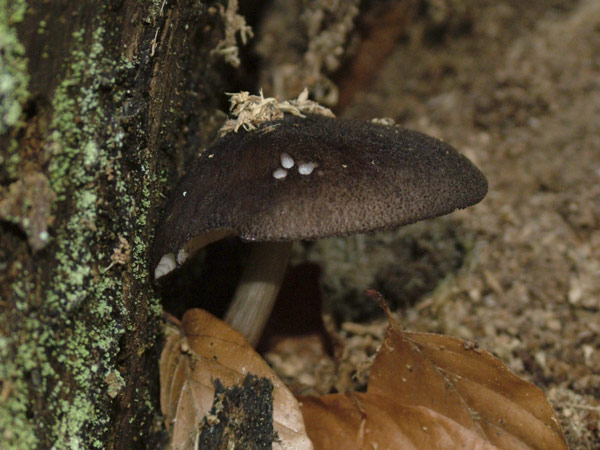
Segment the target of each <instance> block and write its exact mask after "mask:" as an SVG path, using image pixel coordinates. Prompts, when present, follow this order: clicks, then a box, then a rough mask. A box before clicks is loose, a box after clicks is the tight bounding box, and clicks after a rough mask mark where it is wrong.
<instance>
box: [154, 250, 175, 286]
mask: <svg viewBox="0 0 600 450" xmlns="http://www.w3.org/2000/svg"><path fill="white" fill-rule="evenodd" d="M175 267H177V264H176V263H175V255H173V253H167V254H166V255H163V257H162V258H160V261H159V262H158V264H157V265H156V268H155V269H154V279H155V280H158V279H159V278H160V277H163V276H165V275H166V274H168V273H169V272H171V271H172V270H174V269H175Z"/></svg>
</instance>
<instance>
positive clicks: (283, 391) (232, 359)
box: [160, 309, 312, 450]
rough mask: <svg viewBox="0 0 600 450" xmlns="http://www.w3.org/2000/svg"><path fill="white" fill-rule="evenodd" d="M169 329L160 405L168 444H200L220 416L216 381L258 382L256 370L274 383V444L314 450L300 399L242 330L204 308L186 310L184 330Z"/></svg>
mask: <svg viewBox="0 0 600 450" xmlns="http://www.w3.org/2000/svg"><path fill="white" fill-rule="evenodd" d="M170 333H171V334H170V335H169V336H168V337H167V342H166V344H165V346H164V348H163V351H162V354H161V360H160V384H161V409H162V413H163V415H164V417H165V423H166V426H167V430H168V431H169V434H170V435H171V444H170V448H172V449H175V448H176V449H195V448H197V445H198V441H199V439H200V434H201V433H202V432H203V430H202V428H203V425H204V426H206V425H207V424H208V426H212V425H214V422H215V421H218V420H219V419H218V415H213V414H212V412H213V411H211V407H213V410H214V409H215V405H216V406H218V404H219V402H220V401H222V396H219V397H218V398H215V384H217V383H216V381H215V380H219V383H220V385H222V386H228V387H231V386H237V385H240V386H242V384H243V383H244V385H246V384H248V383H252V382H254V381H256V380H253V379H249V378H247V375H248V374H252V375H255V376H256V377H257V379H258V380H259V381H260V379H267V380H269V381H270V383H272V386H273V390H272V398H273V402H272V408H273V417H272V422H273V428H274V431H275V432H276V433H277V439H276V440H275V441H274V442H273V448H276V449H277V448H279V449H290V450H292V449H293V450H304V449H307V450H308V449H312V444H311V442H310V440H309V439H308V437H307V435H306V431H305V428H304V422H303V419H302V414H301V413H300V410H299V407H298V402H297V401H296V399H295V398H294V396H293V394H292V393H291V392H290V391H289V390H288V389H287V387H286V386H285V385H284V384H283V383H282V382H281V381H280V380H279V379H278V378H277V376H276V375H275V374H274V373H273V372H272V371H271V369H270V368H269V366H268V365H267V363H266V362H265V361H264V360H263V359H262V358H261V357H260V356H259V355H258V354H257V353H256V352H255V351H254V350H253V349H252V348H251V347H250V346H249V345H248V343H247V342H246V340H245V339H244V338H243V337H242V335H241V334H240V333H238V332H237V331H235V330H233V329H232V328H231V327H229V326H228V325H227V324H225V323H224V322H221V321H220V320H218V319H216V318H215V317H214V316H212V315H210V314H209V313H207V312H206V311H203V310H200V309H192V310H189V311H187V312H186V313H185V315H184V316H183V320H182V323H181V329H172V330H170ZM221 394H222V393H221ZM221 394H219V395H221ZM267 406H269V405H267ZM209 411H211V415H210V416H208V417H207V418H206V420H205V417H206V416H207V414H208V413H209Z"/></svg>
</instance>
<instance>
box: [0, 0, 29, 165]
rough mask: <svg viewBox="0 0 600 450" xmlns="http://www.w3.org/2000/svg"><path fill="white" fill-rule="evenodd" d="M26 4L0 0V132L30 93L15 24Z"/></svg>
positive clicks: (15, 118) (16, 115) (17, 114)
mask: <svg viewBox="0 0 600 450" xmlns="http://www.w3.org/2000/svg"><path fill="white" fill-rule="evenodd" d="M25 8H26V3H25V2H24V1H18V0H0V134H4V133H6V132H7V131H8V130H9V129H10V128H11V127H13V126H15V125H16V124H17V123H18V122H19V119H20V117H21V107H22V105H23V103H24V102H25V100H26V99H27V97H28V96H29V92H28V90H27V86H28V83H29V76H28V74H27V59H26V58H25V48H24V47H23V45H22V44H21V43H20V42H19V38H18V36H17V32H16V30H15V27H14V25H15V23H17V22H20V21H21V20H22V19H23V14H24V13H25ZM1 162H3V161H1V160H0V163H1Z"/></svg>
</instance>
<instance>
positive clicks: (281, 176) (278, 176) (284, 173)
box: [273, 167, 287, 180]
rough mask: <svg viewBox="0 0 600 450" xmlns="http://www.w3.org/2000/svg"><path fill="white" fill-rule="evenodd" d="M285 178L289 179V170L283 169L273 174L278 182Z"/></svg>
mask: <svg viewBox="0 0 600 450" xmlns="http://www.w3.org/2000/svg"><path fill="white" fill-rule="evenodd" d="M285 177H287V170H285V169H282V168H281V167H280V168H279V169H276V170H275V171H274V172H273V178H275V179H276V180H282V179H284V178H285Z"/></svg>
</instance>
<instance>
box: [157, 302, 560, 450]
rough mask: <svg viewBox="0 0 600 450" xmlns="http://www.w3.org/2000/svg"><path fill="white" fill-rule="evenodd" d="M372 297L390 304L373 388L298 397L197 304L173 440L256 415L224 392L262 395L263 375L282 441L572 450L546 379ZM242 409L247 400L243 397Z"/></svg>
mask: <svg viewBox="0 0 600 450" xmlns="http://www.w3.org/2000/svg"><path fill="white" fill-rule="evenodd" d="M370 295H371V296H375V297H376V298H377V299H378V300H379V302H380V303H381V304H382V306H383V307H384V310H385V312H386V315H387V318H388V321H389V325H388V328H387V331H386V334H385V338H384V340H383V343H382V345H381V348H380V350H379V352H378V353H377V355H376V357H375V358H374V362H373V364H372V366H371V368H370V375H369V382H368V387H367V392H352V391H350V392H345V393H337V394H327V395H320V396H298V397H297V399H296V398H294V396H293V394H292V393H291V391H290V390H289V389H288V388H287V387H286V386H285V385H284V384H283V383H282V382H281V381H280V380H279V378H278V377H277V376H276V375H275V374H274V372H272V370H271V369H270V367H269V366H268V365H267V364H266V362H265V361H264V360H263V359H262V357H261V356H260V355H259V354H258V353H256V352H255V351H254V349H253V348H251V347H250V346H249V345H248V344H247V343H246V341H245V340H244V338H243V337H242V336H241V335H240V334H239V333H238V332H237V331H235V330H233V329H231V328H230V327H229V326H228V325H226V324H225V323H223V322H221V321H220V320H218V319H217V318H215V317H214V316H212V315H210V314H209V313H207V312H205V311H203V310H199V309H192V310H189V311H188V312H186V314H185V315H184V318H183V320H182V322H181V325H180V326H179V327H173V326H169V330H168V338H167V342H166V344H165V346H164V349H163V353H162V356H161V365H160V369H161V370H160V376H161V407H162V411H163V414H164V416H165V423H166V426H167V429H168V431H169V433H170V435H171V444H170V448H177V449H187V448H189V449H195V448H208V447H206V446H202V445H201V442H203V441H201V436H206V435H208V434H210V432H211V430H213V434H214V429H215V427H217V426H218V425H219V423H220V422H221V421H222V420H228V421H229V423H227V424H226V425H225V428H227V427H230V428H231V427H235V426H236V419H237V421H238V422H240V420H241V421H245V420H247V419H248V416H247V415H246V416H243V415H242V416H236V414H237V413H231V412H229V413H228V415H227V414H226V415H223V414H220V412H221V411H222V410H223V407H224V406H223V405H224V404H225V403H227V401H226V400H224V399H225V398H226V395H227V390H228V389H233V388H235V389H237V391H236V392H241V391H243V388H244V386H246V387H249V388H250V390H251V391H252V390H257V391H261V392H262V391H263V390H264V389H263V388H257V386H258V384H257V383H258V382H259V381H260V380H263V387H264V386H265V384H264V383H265V382H266V383H267V384H272V396H270V395H265V396H260V398H257V397H256V396H254V397H253V395H252V394H251V395H250V397H246V398H252V401H251V402H250V401H249V403H253V404H254V406H255V407H256V404H258V408H259V409H260V403H261V402H262V403H263V405H262V406H263V407H266V410H267V411H272V427H273V433H271V434H269V433H268V432H267V435H268V436H271V437H272V438H273V448H282V449H310V448H316V449H339V448H344V449H355V448H356V449H360V448H413V449H436V448H465V449H470V448H478V449H548V450H552V449H566V448H567V444H566V442H565V439H564V436H563V433H562V430H561V427H560V425H559V423H558V420H557V418H556V416H555V415H554V412H553V411H552V408H551V406H550V404H549V403H548V401H547V400H546V398H545V396H544V395H543V393H542V391H541V390H540V389H539V388H537V387H536V386H534V385H533V384H531V383H528V382H526V381H524V380H522V379H520V378H518V377H517V376H516V375H514V374H513V373H512V372H511V371H509V370H508V369H507V368H506V366H505V365H504V364H502V362H500V360H498V359H497V358H496V357H494V356H492V355H491V354H490V353H488V352H487V351H484V350H482V349H480V348H479V347H478V346H477V344H476V343H474V342H472V341H466V340H462V339H458V338H454V337H450V336H443V335H437V334H429V333H416V332H405V331H402V330H401V329H400V326H399V324H398V323H397V322H396V321H395V319H394V318H393V316H392V313H391V312H390V311H389V309H388V308H387V306H386V305H385V303H384V302H383V299H382V298H381V295H380V294H378V293H376V292H375V291H372V292H371V293H370ZM215 388H216V390H217V393H216V394H215ZM266 391H267V392H271V391H270V390H269V389H266ZM229 404H231V402H229ZM236 408H238V409H242V410H243V409H244V408H246V406H245V405H243V404H242V405H240V404H239V402H238V404H237V406H236ZM269 408H272V409H271V410H270V409H269ZM230 411H231V410H230ZM262 413H263V416H264V410H263V411H262ZM252 414H255V415H257V414H258V413H256V412H253V413H252ZM232 415H233V416H234V417H233V418H232V417H231V416H232ZM240 417H241V418H240ZM244 417H245V419H244ZM237 425H239V423H237ZM267 425H268V424H267ZM267 430H268V427H267ZM262 431H263V432H264V430H262ZM245 432H246V433H247V435H246V436H245V437H244V439H247V440H245V441H241V442H244V448H268V446H267V447H265V446H264V445H263V444H264V439H265V434H264V433H263V434H262V435H261V433H260V430H256V429H250V430H245ZM248 433H249V437H248ZM239 436H240V434H239V433H238V434H236V433H227V432H226V433H224V434H222V435H220V437H219V439H222V441H220V443H221V446H218V447H217V448H227V445H230V444H232V442H233V443H235V444H240V439H241V438H240V437H239ZM252 436H254V437H255V438H256V440H255V441H253V440H252V439H253V438H252ZM309 438H310V440H309ZM228 439H229V441H231V440H233V441H231V442H229V441H228ZM261 439H262V441H261ZM227 442H229V444H228V443H227ZM252 442H254V443H252ZM260 442H262V443H263V444H260ZM212 445H213V444H211V446H210V448H214V447H213V446H212ZM313 446H314V447H313Z"/></svg>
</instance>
